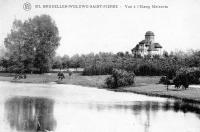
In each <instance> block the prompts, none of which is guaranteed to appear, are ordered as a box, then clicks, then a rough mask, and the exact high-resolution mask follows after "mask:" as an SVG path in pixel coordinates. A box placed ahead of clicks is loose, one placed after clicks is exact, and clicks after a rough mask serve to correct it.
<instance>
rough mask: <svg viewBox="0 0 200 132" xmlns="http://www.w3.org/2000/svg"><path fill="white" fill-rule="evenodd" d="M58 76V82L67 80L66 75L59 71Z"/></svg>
mask: <svg viewBox="0 0 200 132" xmlns="http://www.w3.org/2000/svg"><path fill="white" fill-rule="evenodd" d="M57 76H58V80H61V81H62V80H63V79H64V78H65V75H64V73H63V72H62V71H59V72H58V75H57Z"/></svg>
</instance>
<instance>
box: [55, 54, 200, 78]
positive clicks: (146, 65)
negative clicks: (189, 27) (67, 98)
mask: <svg viewBox="0 0 200 132" xmlns="http://www.w3.org/2000/svg"><path fill="white" fill-rule="evenodd" d="M187 67H188V68H190V67H200V51H199V50H196V51H194V50H191V51H188V52H183V51H177V52H171V53H168V52H166V51H164V52H163V54H162V55H161V56H159V55H155V56H145V57H144V58H143V57H134V56H133V55H132V54H130V53H128V52H125V53H123V52H118V53H116V54H113V53H105V52H100V53H98V54H94V53H90V54H86V55H78V54H76V55H74V56H72V57H69V56H67V55H64V56H63V57H61V56H57V57H55V58H54V62H53V68H84V71H83V75H106V74H111V73H112V70H113V69H114V68H116V69H123V70H126V71H131V72H134V73H135V74H136V75H142V76H145V75H148V76H160V75H165V76H168V77H169V78H173V76H175V75H176V71H177V70H178V69H180V68H187Z"/></svg>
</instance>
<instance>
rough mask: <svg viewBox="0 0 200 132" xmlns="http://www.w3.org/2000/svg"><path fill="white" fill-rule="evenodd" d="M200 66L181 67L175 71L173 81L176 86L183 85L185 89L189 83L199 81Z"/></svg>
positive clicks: (197, 82)
mask: <svg viewBox="0 0 200 132" xmlns="http://www.w3.org/2000/svg"><path fill="white" fill-rule="evenodd" d="M199 78H200V68H196V67H193V68H181V69H180V70H178V71H177V72H176V77H175V78H174V80H173V83H174V85H175V87H176V88H179V87H180V86H183V87H184V88H185V89H186V88H188V87H189V85H190V84H199V83H200V80H199Z"/></svg>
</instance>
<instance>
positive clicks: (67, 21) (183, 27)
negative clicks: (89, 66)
mask: <svg viewBox="0 0 200 132" xmlns="http://www.w3.org/2000/svg"><path fill="white" fill-rule="evenodd" d="M25 2H29V3H30V4H31V6H32V8H31V10H29V11H25V10H24V9H23V4H24V3H25ZM49 4H50V5H60V4H64V5H70V4H73V5H77V4H88V5H90V4H94V5H96V4H103V5H108V4H109V5H113V4H115V5H119V8H117V9H106V8H103V9H91V8H90V9H77V8H74V9H69V8H61V9H58V8H54V9H52V8H46V9H44V8H35V5H49ZM125 5H144V6H151V5H160V6H162V5H165V6H168V8H157V9H147V8H131V9H127V8H125ZM41 14H48V15H50V16H51V17H52V18H53V19H54V20H55V23H56V25H57V27H58V29H59V35H60V37H61V41H60V46H59V47H58V49H57V51H56V52H57V54H58V55H61V56H62V55H64V54H67V55H70V56H72V55H74V54H88V53H90V52H94V53H98V52H113V53H117V52H120V51H122V52H125V51H129V52H131V49H132V48H133V47H134V46H135V45H136V44H137V43H138V42H139V41H141V40H143V39H144V35H145V32H146V31H153V32H154V34H155V41H156V42H158V43H160V44H161V45H162V46H163V50H167V51H169V52H170V51H175V50H184V51H186V50H189V49H194V50H196V49H200V25H199V24H200V1H199V0H0V46H1V47H2V45H3V41H4V38H5V37H6V35H7V34H8V33H9V32H10V30H11V28H12V22H13V21H14V19H20V20H26V19H28V18H30V17H31V18H32V17H34V16H36V15H41Z"/></svg>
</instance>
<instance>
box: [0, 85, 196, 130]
mask: <svg viewBox="0 0 200 132" xmlns="http://www.w3.org/2000/svg"><path fill="white" fill-rule="evenodd" d="M0 93H1V96H0V130H1V131H2V132H45V131H53V132H134V131H135V132H170V131H172V132H199V131H200V111H199V109H198V105H196V104H189V103H186V102H182V101H180V100H173V99H167V98H160V97H149V96H145V95H139V94H133V93H125V92H113V91H108V90H105V89H98V88H91V87H82V86H75V85H64V84H23V83H9V82H0Z"/></svg>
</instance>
